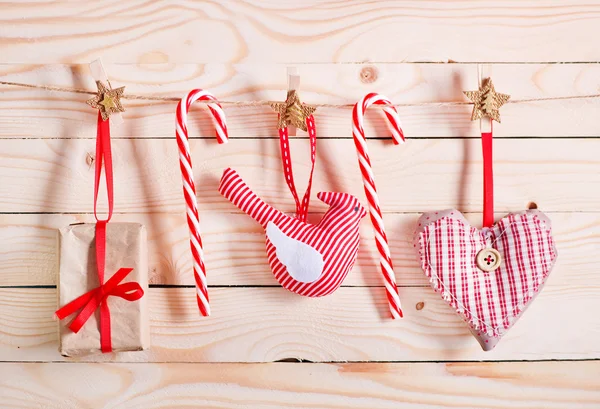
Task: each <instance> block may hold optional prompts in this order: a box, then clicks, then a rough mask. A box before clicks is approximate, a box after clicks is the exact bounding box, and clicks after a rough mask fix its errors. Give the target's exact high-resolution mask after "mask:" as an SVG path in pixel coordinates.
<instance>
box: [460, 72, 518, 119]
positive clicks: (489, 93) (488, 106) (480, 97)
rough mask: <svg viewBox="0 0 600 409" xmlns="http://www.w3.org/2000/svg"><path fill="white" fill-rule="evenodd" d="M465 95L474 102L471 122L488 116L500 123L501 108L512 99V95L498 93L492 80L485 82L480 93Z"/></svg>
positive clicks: (467, 92) (480, 88)
mask: <svg viewBox="0 0 600 409" xmlns="http://www.w3.org/2000/svg"><path fill="white" fill-rule="evenodd" d="M464 94H465V95H466V96H467V98H469V99H470V100H471V102H473V114H471V121H475V120H476V119H480V118H483V117H484V116H486V117H488V118H490V119H492V120H494V121H496V122H498V123H500V107H501V106H502V105H504V104H506V103H507V102H508V100H509V99H510V95H507V94H499V93H497V92H496V90H495V89H494V84H493V83H492V79H491V78H487V79H486V80H485V81H483V84H481V86H480V87H479V91H464Z"/></svg>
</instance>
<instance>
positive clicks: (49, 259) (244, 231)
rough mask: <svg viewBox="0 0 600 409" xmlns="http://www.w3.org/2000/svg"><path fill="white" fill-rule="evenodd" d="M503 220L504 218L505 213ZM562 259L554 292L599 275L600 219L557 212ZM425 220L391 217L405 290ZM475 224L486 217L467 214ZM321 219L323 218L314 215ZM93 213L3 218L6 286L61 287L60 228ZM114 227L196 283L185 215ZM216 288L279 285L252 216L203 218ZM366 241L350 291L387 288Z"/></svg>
mask: <svg viewBox="0 0 600 409" xmlns="http://www.w3.org/2000/svg"><path fill="white" fill-rule="evenodd" d="M498 216H499V217H501V216H503V215H498ZM548 216H549V217H550V218H551V220H552V230H553V234H554V238H555V240H556V243H557V246H558V252H559V257H558V260H557V265H556V267H555V268H554V272H553V274H552V280H550V282H549V283H548V284H547V285H548V286H563V287H564V286H585V285H587V284H588V283H589V282H591V281H593V280H594V278H595V277H596V275H597V272H598V269H597V267H596V265H595V264H593V263H589V262H588V260H589V257H590V254H595V253H597V252H598V249H599V248H600V230H599V226H600V214H598V213H550V214H548ZM418 217H419V215H418V214H394V213H391V214H386V215H385V223H386V226H387V233H388V238H389V240H390V249H391V253H392V259H393V261H394V266H395V271H396V278H397V281H398V284H399V285H401V286H426V285H428V283H427V280H426V277H425V275H424V273H423V272H422V270H421V268H420V267H419V265H418V263H417V258H416V256H415V251H414V248H413V246H412V234H413V231H414V227H415V226H416V223H417V218H418ZM467 217H468V219H469V220H470V221H471V222H472V223H473V225H475V226H479V225H480V223H481V214H479V213H476V214H467ZM311 218H313V219H318V218H320V215H314V214H313V215H311ZM93 221H94V217H93V215H90V214H85V215H83V214H78V215H56V214H51V215H45V214H33V215H31V214H24V215H14V214H11V215H0V242H1V243H10V245H7V246H4V247H3V248H2V249H0V286H25V285H55V284H56V279H57V271H56V261H57V260H56V257H57V251H58V250H57V244H56V230H57V229H59V228H62V227H65V226H66V225H68V224H70V223H81V222H93ZM113 221H117V222H118V221H122V222H125V221H127V222H137V223H142V224H144V225H145V226H146V228H147V231H148V248H149V251H148V254H149V274H150V283H151V284H168V285H194V279H193V275H192V257H191V252H190V250H189V242H188V231H187V224H186V220H185V216H184V215H183V214H172V213H171V214H168V213H152V214H125V215H122V214H117V215H115V216H114V217H113ZM201 227H202V239H203V242H204V248H205V257H206V266H207V270H208V282H209V285H210V286H223V285H235V286H257V285H277V281H276V280H275V279H274V277H273V275H272V274H271V270H270V269H269V265H268V263H267V258H266V254H265V235H264V231H263V230H262V228H261V227H260V226H259V225H258V224H257V223H255V222H254V220H252V219H251V218H249V217H247V216H245V215H241V214H223V213H210V214H207V215H206V217H203V218H202V221H201ZM361 227H362V229H361V236H362V243H361V247H360V251H359V254H358V259H357V262H356V265H355V267H354V268H353V269H352V272H351V273H350V274H349V275H348V277H347V278H346V280H345V281H344V283H343V285H345V286H365V285H366V286H381V285H383V281H382V275H381V272H380V269H379V261H378V258H377V257H378V255H377V254H378V253H377V249H376V247H375V240H374V237H373V234H374V233H373V228H372V227H371V224H370V222H369V221H367V220H364V221H363V222H362V225H361Z"/></svg>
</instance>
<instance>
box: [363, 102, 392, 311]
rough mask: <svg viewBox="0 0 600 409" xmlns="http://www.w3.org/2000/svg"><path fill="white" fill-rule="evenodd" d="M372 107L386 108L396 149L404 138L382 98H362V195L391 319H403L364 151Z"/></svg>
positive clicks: (372, 181) (385, 237)
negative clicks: (367, 118) (366, 117)
mask: <svg viewBox="0 0 600 409" xmlns="http://www.w3.org/2000/svg"><path fill="white" fill-rule="evenodd" d="M372 104H378V105H385V106H384V107H383V111H384V112H385V115H386V116H387V118H388V120H389V122H390V124H391V128H390V129H391V131H392V139H393V141H394V144H395V145H398V144H400V143H402V142H404V134H403V132H402V125H401V123H400V118H399V117H398V112H396V109H395V108H394V107H393V106H392V103H391V102H390V101H389V100H388V99H387V98H385V97H384V96H382V95H378V94H375V93H370V94H367V95H365V96H364V97H363V98H362V99H361V100H360V101H358V102H357V103H356V105H354V109H353V111H352V136H353V137H354V144H355V145H356V152H357V154H358V164H359V166H360V171H361V173H362V178H363V183H364V187H365V194H366V195H367V200H368V202H369V214H370V216H371V222H372V223H373V227H374V229H375V240H376V242H377V249H378V250H379V260H380V263H381V271H382V273H383V276H384V278H385V289H386V292H387V298H388V303H389V306H390V311H391V312H392V317H393V318H401V317H402V307H401V305H400V297H399V296H398V287H397V286H396V277H395V275H394V268H393V266H392V258H391V256H390V248H389V246H388V241H387V236H386V234H385V228H384V226H383V217H382V215H381V209H380V208H379V198H378V197H377V189H375V180H374V178H373V170H372V169H371V160H370V159H369V153H368V151H367V143H366V139H365V131H364V128H363V119H364V115H365V111H366V110H367V108H368V107H369V106H371V105H372Z"/></svg>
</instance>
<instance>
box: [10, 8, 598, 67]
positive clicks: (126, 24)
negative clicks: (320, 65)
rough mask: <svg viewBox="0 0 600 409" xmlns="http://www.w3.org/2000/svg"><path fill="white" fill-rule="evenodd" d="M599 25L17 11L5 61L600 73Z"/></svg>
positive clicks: (513, 19) (462, 14)
mask: <svg viewBox="0 0 600 409" xmlns="http://www.w3.org/2000/svg"><path fill="white" fill-rule="evenodd" d="M25 15H26V16H28V19H27V20H24V19H23V16H25ZM599 16H600V8H599V5H598V4H595V3H593V2H582V1H575V2H569V4H565V2H563V1H560V0H544V1H531V0H529V1H519V2H513V1H511V2H508V3H507V2H503V1H497V0H495V1H492V0H487V1H481V2H477V3H473V2H469V1H453V2H443V1H420V2H414V1H391V0H387V1H382V2H371V1H364V0H363V1H354V2H340V1H337V0H325V1H323V0H311V1H306V2H300V3H298V2H290V1H287V2H281V1H275V0H271V1H268V2H264V1H258V0H246V1H234V0H230V1H227V2H225V3H215V2H210V1H194V2H191V1H183V0H178V1H172V2H168V3H164V2H158V1H143V0H138V1H133V2H131V1H130V2H119V1H116V0H101V1H95V2H93V3H88V2H77V3H75V4H73V3H71V2H67V1H59V2H53V3H36V5H35V7H32V6H31V4H30V3H20V2H13V3H7V4H5V5H3V13H2V20H1V23H2V27H3V37H4V38H3V40H2V43H1V44H0V45H1V48H0V52H1V53H2V55H3V59H4V60H5V61H11V62H13V63H56V62H84V63H85V62H88V61H91V60H92V59H94V58H96V57H98V56H99V55H102V56H103V58H104V59H106V60H107V61H111V62H118V63H157V62H159V63H164V62H171V63H173V62H207V61H208V62H239V61H261V62H262V61H267V62H284V63H292V62H296V63H298V62H356V61H381V62H398V61H409V62H415V61H446V60H448V59H452V60H456V61H477V62H479V61H484V62H485V61H500V62H510V61H527V62H535V61H550V62H554V61H599V60H600V51H599V50H598V48H597V47H595V46H594V44H593V42H591V41H586V40H588V39H589V34H590V33H593V32H594V30H595V29H596V27H597V25H598V23H599V22H600V17H599ZM575 45H576V46H575Z"/></svg>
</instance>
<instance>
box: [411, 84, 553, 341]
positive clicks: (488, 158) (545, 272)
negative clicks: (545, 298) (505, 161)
mask: <svg viewBox="0 0 600 409" xmlns="http://www.w3.org/2000/svg"><path fill="white" fill-rule="evenodd" d="M473 92H476V91H473ZM479 92H481V93H483V94H484V95H483V97H480V98H479V100H485V99H487V100H493V99H494V98H496V97H495V90H494V88H493V86H492V85H491V81H488V82H487V83H486V84H484V86H483V87H482V89H481V90H480V91H479ZM498 95H503V94H498ZM503 98H504V99H503V101H504V102H505V101H506V100H508V96H507V95H504V96H503ZM500 102H502V101H500ZM478 103H480V102H476V104H478ZM498 105H501V104H498ZM478 109H481V110H482V111H483V112H482V114H483V115H487V116H490V115H489V113H488V114H486V107H485V106H477V105H476V106H475V107H474V110H478ZM495 114H496V118H498V119H499V116H498V113H497V109H496V110H495ZM473 117H474V118H479V117H481V115H480V116H476V115H475V114H474V115H473ZM481 137H482V145H483V184H484V200H483V226H484V227H483V229H482V230H478V229H476V228H475V227H473V226H471V225H470V223H469V222H468V221H467V220H466V219H465V217H464V216H463V215H462V214H461V213H460V212H458V211H457V210H443V211H437V212H429V213H425V214H423V215H422V216H421V217H420V219H419V221H418V226H417V229H416V233H415V243H414V246H415V247H416V248H418V249H419V260H420V264H421V267H422V268H423V270H424V271H425V274H426V275H427V277H429V281H430V283H431V286H432V287H433V289H434V290H435V291H437V292H438V293H440V294H441V295H442V297H443V298H444V300H446V302H448V304H450V306H451V307H452V308H454V309H455V310H456V312H457V313H458V314H459V315H460V316H461V317H462V318H463V319H464V320H465V321H466V322H467V323H468V325H469V328H470V330H471V332H472V334H473V335H474V336H475V338H476V339H477V341H479V344H480V345H481V347H482V348H483V350H485V351H489V350H491V349H492V348H494V347H495V346H496V344H497V343H498V342H499V341H500V339H501V338H502V336H503V335H504V334H505V333H506V332H507V331H508V330H509V329H510V328H511V327H512V326H513V325H514V324H515V322H516V321H517V320H518V319H519V318H520V317H521V315H522V314H523V312H524V311H525V310H526V308H527V307H528V306H529V305H530V304H531V302H532V301H533V300H534V299H535V297H536V296H537V294H538V293H539V292H540V291H541V289H542V287H543V286H544V283H545V282H546V279H547V278H548V276H549V275H550V272H551V271H552V268H553V266H554V263H555V261H556V256H557V253H556V247H555V244H554V239H553V238H552V230H551V227H550V220H549V219H548V217H546V216H545V215H544V214H543V213H542V212H540V211H538V210H525V211H523V212H520V213H512V214H509V215H508V216H506V217H504V218H502V219H500V221H498V222H497V223H494V204H493V197H494V194H493V169H492V132H491V122H490V131H489V132H482V134H481Z"/></svg>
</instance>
